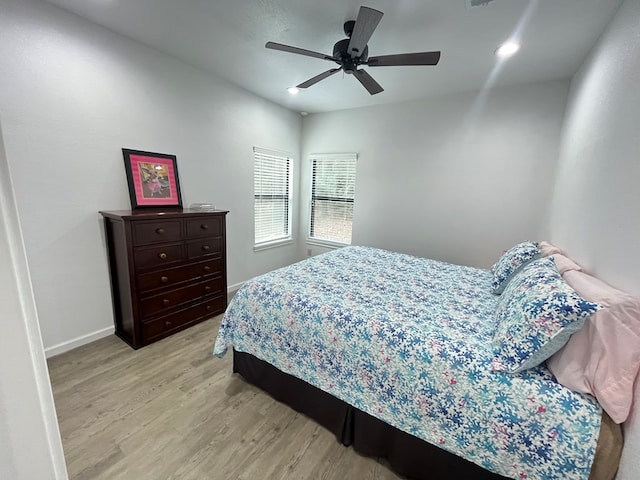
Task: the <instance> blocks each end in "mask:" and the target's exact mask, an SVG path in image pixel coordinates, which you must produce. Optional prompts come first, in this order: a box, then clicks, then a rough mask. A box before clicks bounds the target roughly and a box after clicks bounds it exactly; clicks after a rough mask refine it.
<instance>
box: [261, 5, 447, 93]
mask: <svg viewBox="0 0 640 480" xmlns="http://www.w3.org/2000/svg"><path fill="white" fill-rule="evenodd" d="M383 15H384V14H383V13H382V12H380V11H378V10H375V9H373V8H369V7H365V6H362V7H360V10H359V11H358V18H356V20H349V21H347V22H345V24H344V26H343V28H344V33H345V34H346V35H347V38H345V39H343V40H339V41H338V42H337V43H336V44H335V45H334V46H333V55H325V54H323V53H318V52H314V51H312V50H305V49H303V48H298V47H292V46H290V45H284V44H282V43H275V42H267V43H266V45H265V47H266V48H270V49H272V50H280V51H282V52H288V53H295V54H297V55H305V56H307V57H314V58H319V59H321V60H328V61H331V62H335V63H336V64H338V65H339V67H338V68H332V69H330V70H327V71H325V72H322V73H320V74H319V75H316V76H315V77H312V78H310V79H309V80H307V81H305V82H302V83H301V84H300V85H297V88H309V87H311V86H312V85H315V84H316V83H318V82H319V81H321V80H324V79H325V78H328V77H330V76H331V75H333V74H335V73H338V72H339V71H341V70H342V71H343V72H345V73H348V74H351V75H353V76H354V77H355V78H356V79H357V80H358V81H359V82H360V83H361V84H362V86H363V87H364V88H365V89H366V90H367V91H368V92H369V93H370V94H371V95H375V94H377V93H380V92H382V91H384V88H382V87H381V86H380V84H379V83H378V82H376V81H375V80H374V79H373V77H372V76H371V75H369V73H368V72H367V71H366V70H363V69H361V68H359V67H361V66H368V67H397V66H408V65H437V64H438V61H439V60H440V52H439V51H438V52H418V53H401V54H396V55H382V56H378V57H369V47H368V45H367V43H368V42H369V39H370V38H371V35H373V32H374V31H375V29H376V27H377V26H378V23H380V20H382V16H383Z"/></svg>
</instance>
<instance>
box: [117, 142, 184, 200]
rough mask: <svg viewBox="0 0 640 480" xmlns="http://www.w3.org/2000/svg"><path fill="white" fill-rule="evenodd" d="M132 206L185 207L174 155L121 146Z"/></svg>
mask: <svg viewBox="0 0 640 480" xmlns="http://www.w3.org/2000/svg"><path fill="white" fill-rule="evenodd" d="M122 154H123V155H124V168H125V170H126V172H127V183H128V184H129V196H130V197H131V208H132V209H136V208H182V197H181V196H180V181H179V180H178V165H177V163H176V156H175V155H167V154H164V153H152V152H143V151H141V150H130V149H128V148H123V149H122Z"/></svg>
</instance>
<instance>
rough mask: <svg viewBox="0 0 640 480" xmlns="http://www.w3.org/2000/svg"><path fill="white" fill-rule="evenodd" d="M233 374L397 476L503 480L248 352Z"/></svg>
mask: <svg viewBox="0 0 640 480" xmlns="http://www.w3.org/2000/svg"><path fill="white" fill-rule="evenodd" d="M233 371H234V373H239V374H240V375H242V377H244V378H245V380H247V381H248V382H249V383H252V384H253V385H255V386H257V387H259V388H260V389H262V390H264V391H265V392H267V393H268V394H270V395H271V396H272V397H273V398H275V399H276V400H279V401H281V402H283V403H285V404H287V405H289V406H290V407H291V408H293V409H294V410H297V411H298V412H301V413H303V414H305V415H307V416H308V417H310V418H312V419H313V420H315V421H316V422H317V423H319V424H320V425H322V426H323V427H325V428H327V429H328V430H329V431H330V432H332V433H333V434H334V435H335V436H336V438H337V439H338V441H340V442H342V444H343V445H345V446H352V447H353V448H354V450H355V451H357V452H358V453H361V454H362V455H366V456H372V457H382V458H386V459H387V460H388V461H389V464H390V465H391V468H392V469H393V470H394V471H395V472H397V473H398V474H399V475H402V476H405V477H408V478H411V479H416V480H427V479H429V480H433V479H439V478H442V479H449V478H464V479H468V480H497V479H505V478H506V477H502V476H500V475H497V474H495V473H492V472H489V471H488V470H485V469H484V468H482V467H480V466H478V465H476V464H475V463H472V462H469V461H468V460H465V459H464V458H462V457H458V456H456V455H453V454H452V453H449V452H447V451H445V450H442V449H441V448H438V447H436V446H433V445H431V444H429V443H427V442H424V441H422V440H420V439H419V438H417V437H414V436H413V435H409V434H408V433H405V432H403V431H401V430H398V429H397V428H395V427H392V426H391V425H389V424H387V423H384V422H383V421H381V420H378V419H377V418H375V417H372V416H371V415H369V414H367V413H364V412H362V411H361V410H358V409H357V408H354V407H352V406H351V405H349V404H347V403H345V402H343V401H342V400H339V399H338V398H336V397H334V396H333V395H330V394H328V393H326V392H324V391H322V390H320V389H318V388H316V387H314V386H312V385H310V384H308V383H307V382H305V381H303V380H300V379H298V378H296V377H293V376H291V375H289V374H286V373H284V372H281V371H280V370H278V369H277V368H275V367H274V366H273V365H271V364H269V363H267V362H265V361H263V360H260V359H259V358H256V357H254V356H253V355H251V354H248V353H242V352H237V351H235V350H234V351H233Z"/></svg>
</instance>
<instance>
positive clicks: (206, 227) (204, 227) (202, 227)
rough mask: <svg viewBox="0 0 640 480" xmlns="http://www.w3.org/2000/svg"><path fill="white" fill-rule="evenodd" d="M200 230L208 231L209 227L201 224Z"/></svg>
mask: <svg viewBox="0 0 640 480" xmlns="http://www.w3.org/2000/svg"><path fill="white" fill-rule="evenodd" d="M200 228H201V229H203V230H209V225H206V224H204V223H203V224H202V225H200Z"/></svg>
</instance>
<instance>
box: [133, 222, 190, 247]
mask: <svg viewBox="0 0 640 480" xmlns="http://www.w3.org/2000/svg"><path fill="white" fill-rule="evenodd" d="M178 240H182V223H181V222H180V220H165V221H161V222H136V223H134V224H133V244H134V245H135V246H138V245H148V244H150V243H167V242H174V241H178Z"/></svg>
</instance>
